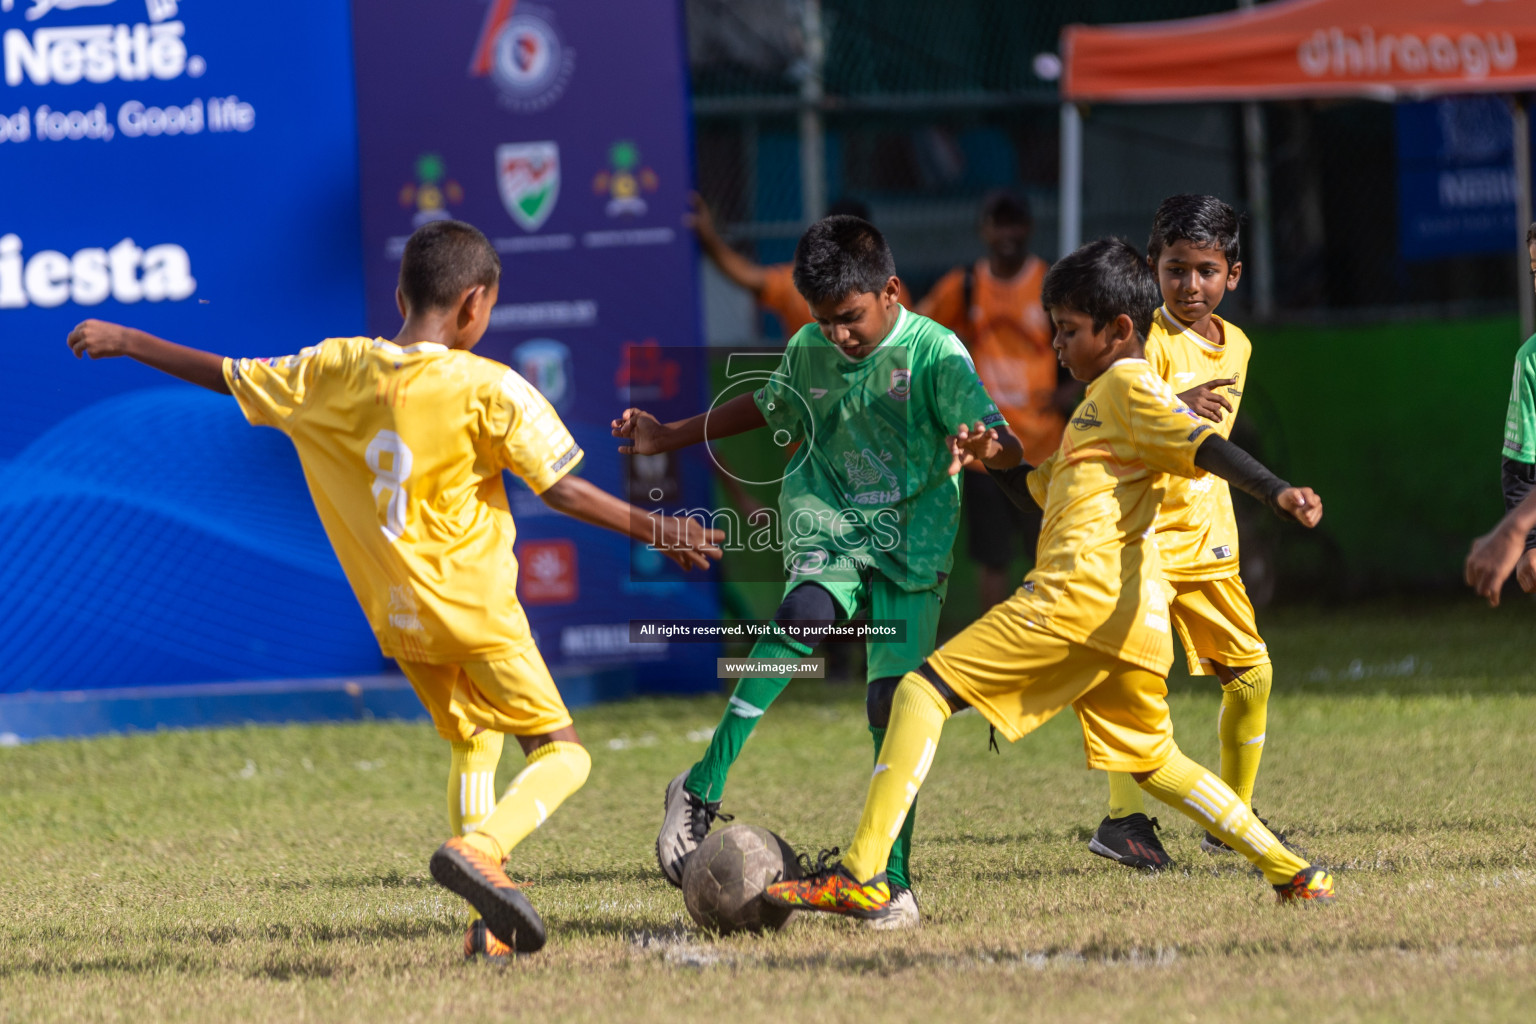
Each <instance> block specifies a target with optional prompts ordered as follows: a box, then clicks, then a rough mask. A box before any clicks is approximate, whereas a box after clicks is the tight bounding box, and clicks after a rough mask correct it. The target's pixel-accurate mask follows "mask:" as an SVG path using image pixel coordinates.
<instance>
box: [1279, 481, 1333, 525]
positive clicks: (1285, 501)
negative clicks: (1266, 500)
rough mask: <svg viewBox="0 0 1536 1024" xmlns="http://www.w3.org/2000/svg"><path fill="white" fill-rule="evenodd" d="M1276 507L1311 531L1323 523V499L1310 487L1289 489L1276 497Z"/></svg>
mask: <svg viewBox="0 0 1536 1024" xmlns="http://www.w3.org/2000/svg"><path fill="white" fill-rule="evenodd" d="M1275 507H1276V508H1279V509H1280V510H1281V511H1283V512H1285V513H1286V514H1287V515H1289V516H1290V517H1291V518H1292V519H1294V520H1296V521H1297V522H1298V523H1300V524H1301V525H1302V526H1305V527H1306V528H1307V529H1309V530H1310V529H1312V527H1314V526H1316V525H1317V524H1318V523H1320V522H1322V521H1323V499H1322V498H1319V497H1318V496H1317V492H1316V491H1314V490H1312V488H1310V487H1287V488H1286V489H1285V490H1283V491H1281V492H1280V493H1279V494H1277V495H1275Z"/></svg>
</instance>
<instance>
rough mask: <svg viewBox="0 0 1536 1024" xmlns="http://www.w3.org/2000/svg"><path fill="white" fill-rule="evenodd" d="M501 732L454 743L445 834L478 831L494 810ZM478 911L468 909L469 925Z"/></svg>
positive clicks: (488, 733)
mask: <svg viewBox="0 0 1536 1024" xmlns="http://www.w3.org/2000/svg"><path fill="white" fill-rule="evenodd" d="M504 738H505V737H502V734H501V732H488V731H487V732H481V734H479V735H475V737H470V738H468V740H455V742H453V743H452V745H450V746H452V754H450V757H449V831H450V832H453V835H464V834H465V832H473V831H475V829H478V827H479V823H481V821H484V820H485V817H487V815H488V814H490V812H492V811H495V809H496V765H499V763H501V745H502V740H504ZM478 918H479V910H476V909H475V907H470V921H475V920H478Z"/></svg>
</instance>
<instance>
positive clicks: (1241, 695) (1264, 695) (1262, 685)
mask: <svg viewBox="0 0 1536 1024" xmlns="http://www.w3.org/2000/svg"><path fill="white" fill-rule="evenodd" d="M1228 671H1229V672H1231V673H1232V677H1231V678H1230V679H1228V680H1227V681H1225V682H1223V683H1222V684H1221V689H1222V692H1223V693H1224V694H1229V695H1231V696H1232V697H1234V698H1236V699H1238V700H1242V701H1248V702H1255V701H1265V700H1268V699H1269V691H1270V686H1271V684H1272V682H1273V679H1274V670H1273V669H1272V668H1271V667H1270V666H1269V665H1268V664H1267V663H1266V664H1263V665H1254V666H1252V667H1251V668H1240V669H1229V670H1228Z"/></svg>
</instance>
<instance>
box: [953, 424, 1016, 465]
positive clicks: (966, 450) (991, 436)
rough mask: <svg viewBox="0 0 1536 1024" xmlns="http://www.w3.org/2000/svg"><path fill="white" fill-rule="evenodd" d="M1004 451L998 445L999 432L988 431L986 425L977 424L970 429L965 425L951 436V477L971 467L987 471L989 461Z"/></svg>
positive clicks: (957, 428)
mask: <svg viewBox="0 0 1536 1024" xmlns="http://www.w3.org/2000/svg"><path fill="white" fill-rule="evenodd" d="M1002 450H1003V446H1002V445H1001V444H999V443H998V440H997V431H996V430H990V429H988V428H987V427H986V426H985V425H984V424H982V423H980V422H977V424H976V425H975V426H974V427H968V426H966V425H965V424H964V423H962V424H960V426H958V427H956V428H955V432H954V433H953V434H951V435H949V454H950V455H951V456H952V457H951V459H950V462H949V475H950V476H954V475H955V474H956V473H958V472H960V471H961V470H962V469H965V468H967V467H970V466H974V467H975V468H976V469H985V468H986V462H987V460H988V459H992V458H996V457H997V456H998V455H999V454H1000V453H1001V452H1002Z"/></svg>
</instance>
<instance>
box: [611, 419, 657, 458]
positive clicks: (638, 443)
mask: <svg viewBox="0 0 1536 1024" xmlns="http://www.w3.org/2000/svg"><path fill="white" fill-rule="evenodd" d="M612 426H613V436H614V437H623V438H627V439H629V441H630V442H632V443H630V444H627V445H620V446H619V453H620V454H621V455H659V454H661V453H662V452H664V451H666V450H667V449H666V448H665V447H663V446H662V443H661V442H662V438H663V436H664V435H665V434H666V428H665V427H664V426H662V424H661V421H660V420H658V419H657V418H656V417H655V416H652V415H651V414H650V413H648V412H646V411H645V410H643V409H625V410H624V414H623V415H622V416H620V417H619V418H618V419H616V420H614V421H613V424H612Z"/></svg>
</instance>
